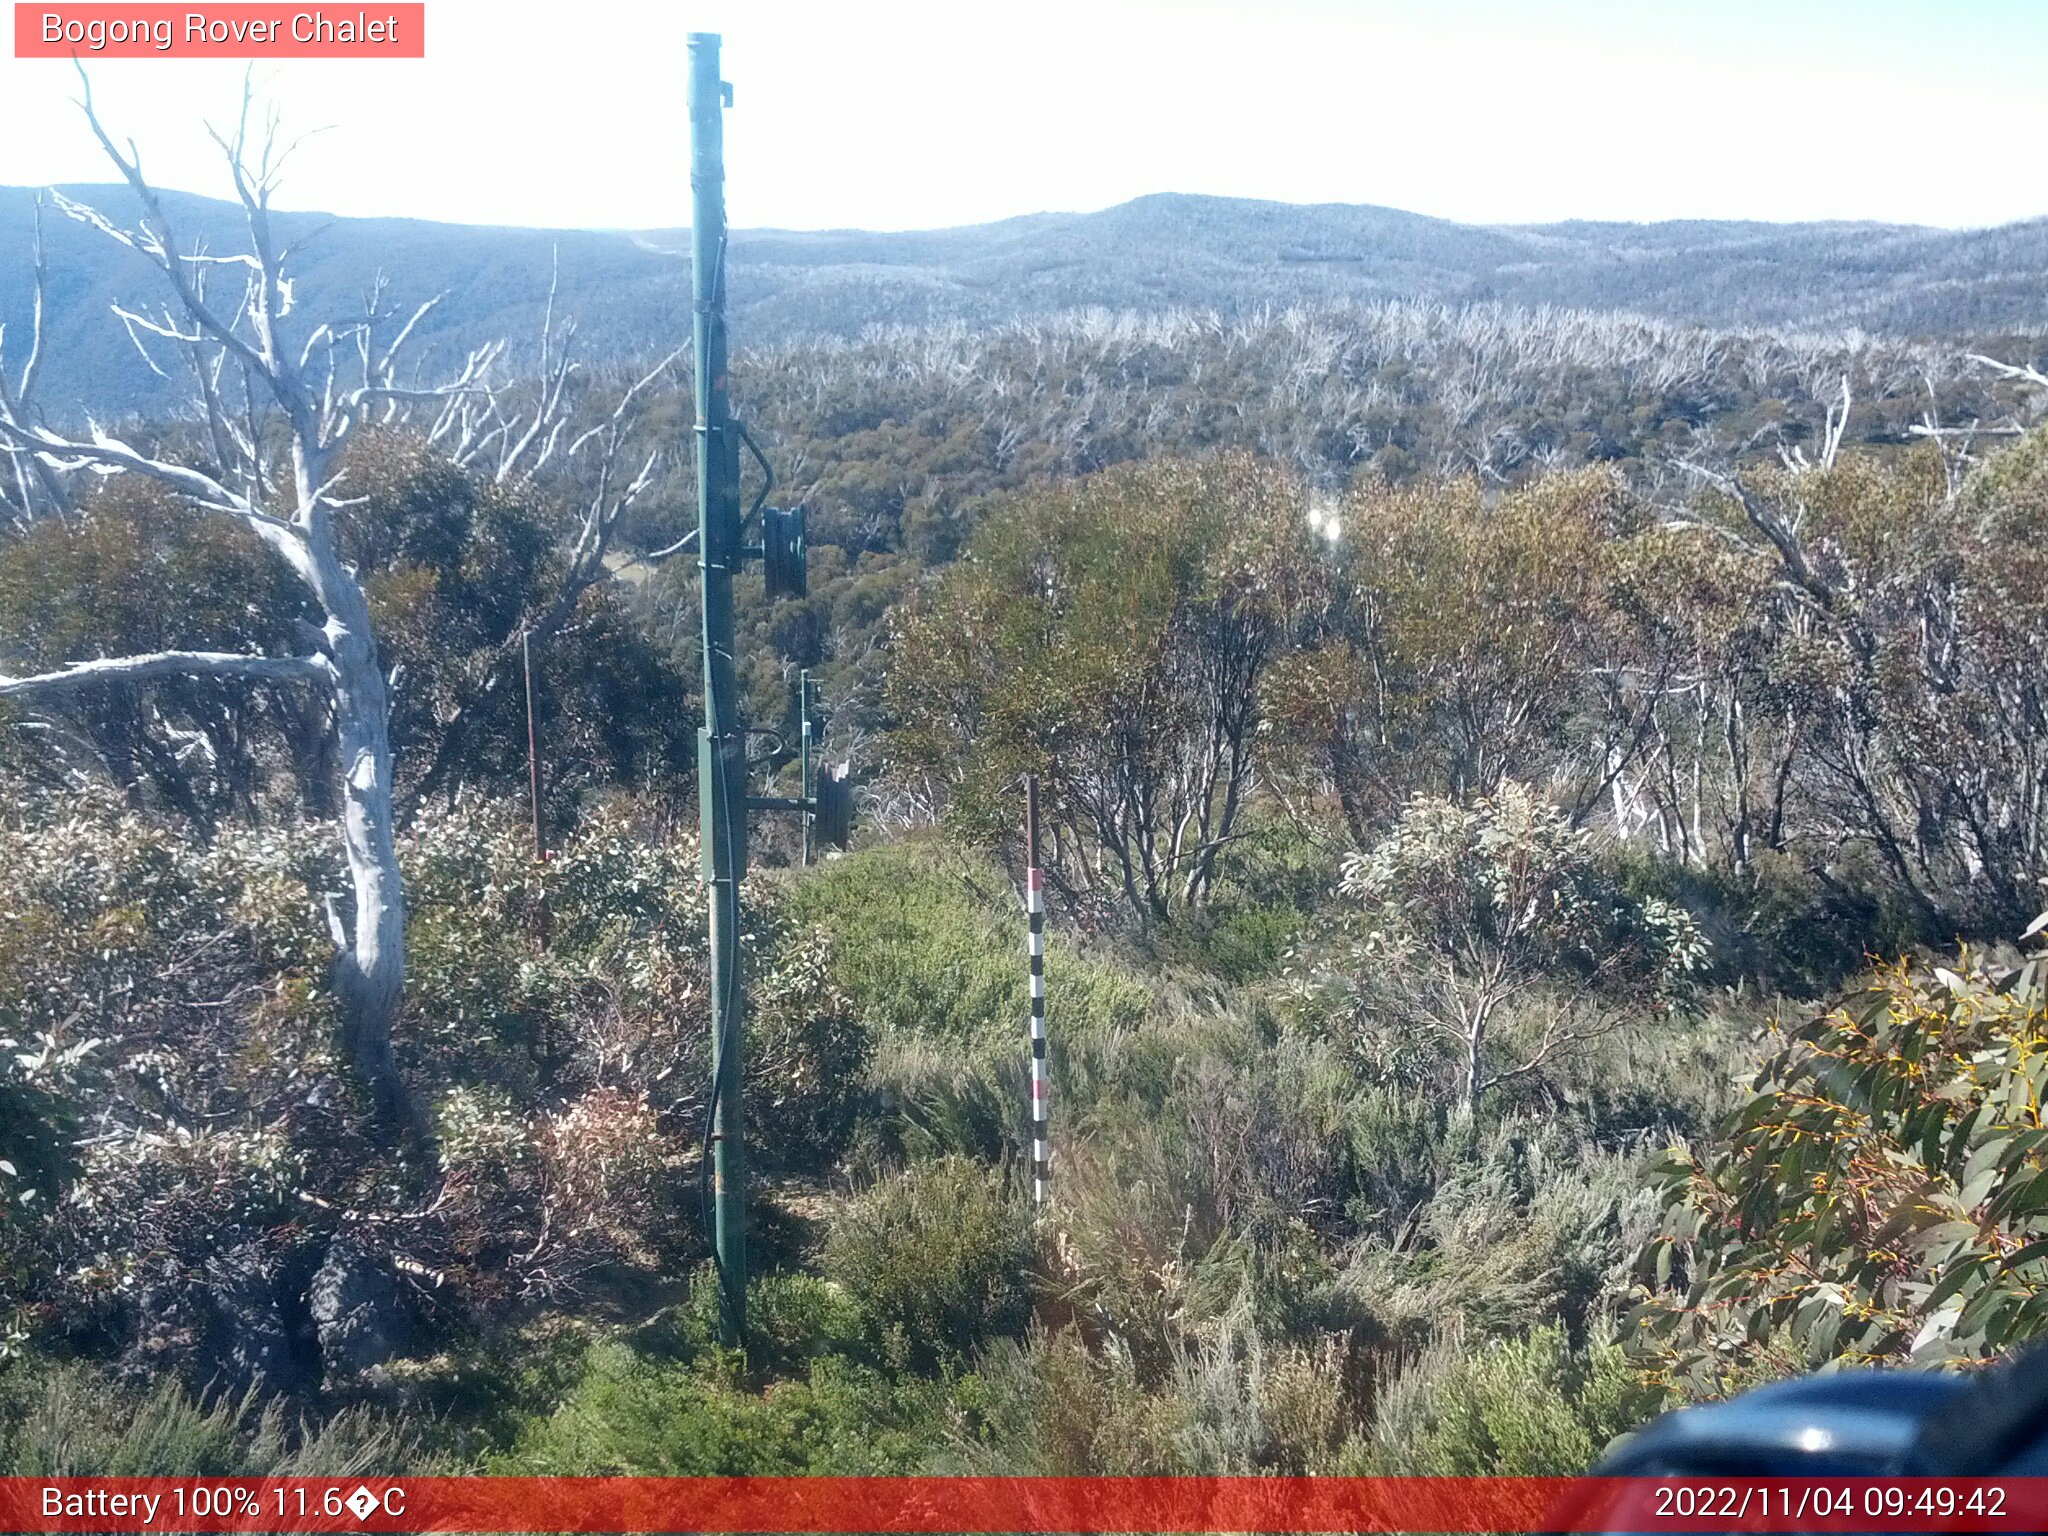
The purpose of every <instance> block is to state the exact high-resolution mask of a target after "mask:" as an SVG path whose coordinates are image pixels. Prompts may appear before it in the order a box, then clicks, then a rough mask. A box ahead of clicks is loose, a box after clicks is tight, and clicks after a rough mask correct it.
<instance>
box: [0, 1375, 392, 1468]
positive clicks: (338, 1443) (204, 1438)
mask: <svg viewBox="0 0 2048 1536" xmlns="http://www.w3.org/2000/svg"><path fill="white" fill-rule="evenodd" d="M425 1470H431V1469H430V1467H429V1466H428V1463H427V1459H426V1457H425V1454H424V1453H423V1451H422V1450H421V1447H420V1443H419V1441H418V1439H417V1437H416V1436H414V1435H413V1434H412V1432H411V1431H410V1430H409V1429H408V1428H407V1427H406V1426H405V1425H404V1424H403V1423H402V1422H400V1421H396V1420H391V1419H387V1418H384V1417H382V1416H380V1415H377V1414H375V1413H372V1412H371V1411H369V1410H367V1409H364V1408H344V1409H342V1410H341V1411H339V1412H337V1413H334V1414H333V1415H331V1416H330V1417H328V1418H326V1419H325V1420H324V1421H321V1422H319V1423H317V1424H315V1423H311V1422H297V1421H294V1420H293V1419H292V1418H291V1417H290V1416H289V1415H288V1414H287V1413H286V1412H285V1410H284V1408H283V1406H282V1405H281V1404H280V1403H278V1402H277V1401H275V1400H272V1401H271V1402H268V1403H262V1402H259V1401H258V1399H257V1397H256V1395H255V1394H254V1393H250V1394H248V1395H245V1396H242V1397H237V1398H226V1397H222V1398H215V1399H213V1400H212V1401H210V1402H208V1401H203V1400H198V1399H194V1398H192V1397H190V1396H188V1395H186V1393H185V1392H184V1391H182V1390H181V1389H180V1388H179V1386H178V1385H177V1383H176V1382H173V1381H165V1382H161V1383H159V1384H158V1385H157V1386H155V1387H154V1388H152V1389H150V1390H148V1391H146V1392H144V1391H137V1390H135V1389H133V1388H130V1387H124V1386H121V1385H118V1384H116V1383H114V1382H112V1381H109V1380H108V1379H107V1378H106V1377H104V1376H102V1375H100V1374H98V1373H97V1372H96V1371H94V1370H93V1369H92V1368H91V1367H89V1366H86V1365H81V1364H68V1365H40V1366H35V1367H30V1366H27V1365H22V1366H17V1367H16V1368H14V1369H13V1370H10V1371H8V1372H6V1373H5V1374H4V1375H0V1473H5V1474H6V1475H9V1476H15V1477H272V1476H276V1477H311V1476H337V1477H349V1476H354V1475H357V1474H360V1473H372V1472H381V1473H398V1472H412V1471H425Z"/></svg>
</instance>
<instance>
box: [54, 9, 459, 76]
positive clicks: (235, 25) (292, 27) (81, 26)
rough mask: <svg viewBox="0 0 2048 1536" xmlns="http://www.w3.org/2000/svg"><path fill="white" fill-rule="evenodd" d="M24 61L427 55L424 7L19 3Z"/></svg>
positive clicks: (389, 57)
mask: <svg viewBox="0 0 2048 1536" xmlns="http://www.w3.org/2000/svg"><path fill="white" fill-rule="evenodd" d="M14 56H15V57H16V58H17V59H69V58H77V59H80V60H83V61H86V62H90V61H91V60H94V59H178V58H185V59H423V58H425V57H426V56H427V8H426V6H425V4H424V3H421V0H412V3H409V4H394V3H388V0H369V3H367V4H365V3H362V0H357V3H356V4H353V5H351V4H347V3H344V4H339V5H270V4H228V5H206V4H200V5H123V4H118V3H116V4H104V3H102V4H92V5H66V4H62V3H35V0H16V3H15V7H14Z"/></svg>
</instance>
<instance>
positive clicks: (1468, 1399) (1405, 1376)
mask: <svg viewBox="0 0 2048 1536" xmlns="http://www.w3.org/2000/svg"><path fill="white" fill-rule="evenodd" d="M1666 1406H1668V1402H1667V1400H1666V1396H1665V1394H1664V1392H1663V1390H1662V1389H1661V1388H1658V1387H1655V1386H1650V1385H1647V1384H1645V1382H1644V1380H1643V1378H1642V1376H1641V1374H1640V1373H1639V1372H1638V1371H1637V1370H1636V1369H1635V1368H1634V1366H1633V1365H1632V1364H1631V1363H1630V1361H1629V1359H1628V1357H1627V1355H1626V1354H1625V1353H1624V1352H1623V1350H1622V1349H1621V1347H1620V1346H1619V1345H1618V1344H1616V1343H1614V1342H1613V1341H1612V1340H1610V1339H1597V1340H1595V1341H1594V1342H1592V1343H1591V1344H1590V1345H1589V1346H1588V1347H1587V1348H1585V1349H1584V1350H1574V1349H1572V1348H1571V1346H1570V1345H1569V1343H1568V1342H1567V1341H1566V1338H1565V1335H1564V1332H1563V1331H1562V1330H1561V1329H1557V1328H1539V1329H1537V1330H1536V1331H1534V1332H1533V1333H1531V1334H1529V1335H1528V1337H1526V1338H1522V1339H1510V1340H1504V1341H1501V1340H1496V1341H1488V1342H1486V1343H1484V1344H1477V1345H1474V1346H1471V1347H1469V1348H1466V1349H1459V1348H1457V1347H1455V1346H1453V1345H1451V1344H1448V1343H1440V1344H1438V1345H1436V1346H1434V1347H1433V1348H1431V1349H1430V1350H1429V1351H1427V1352H1426V1353H1425V1354H1423V1355H1422V1357H1421V1358H1420V1359H1418V1360H1417V1361H1416V1362H1415V1363H1414V1364H1413V1365H1411V1366H1410V1367H1409V1368H1408V1369H1407V1370H1405V1371H1403V1372H1401V1374H1400V1375H1399V1376H1397V1377H1396V1378H1395V1379H1394V1381H1393V1382H1392V1383H1391V1384H1390V1385H1389V1386H1388V1387H1387V1388H1386V1389H1385V1391H1384V1392H1382V1394H1381V1396H1380V1399H1379V1404H1378V1408H1377V1411H1376V1413H1375V1415H1374V1418H1373V1425H1372V1432H1371V1434H1370V1435H1369V1436H1368V1437H1366V1438H1364V1439H1363V1440H1362V1441H1360V1442H1357V1443H1354V1444H1353V1445H1352V1446H1350V1447H1348V1448H1347V1450H1346V1452H1345V1455H1344V1456H1343V1458H1342V1465H1341V1470H1343V1471H1344V1472H1346V1473H1349V1474H1351V1475H1379V1476H1410V1477H1480V1476H1490V1477H1568V1476H1574V1475H1576V1474H1578V1473H1581V1472H1584V1471H1585V1470H1586V1469H1587V1468H1588V1467H1590V1466H1591V1465H1592V1464H1593V1462H1594V1461H1595V1460H1597V1459H1598V1458H1599V1456H1600V1454H1601V1453H1602V1452H1603V1451H1604V1450H1605V1449H1606V1448H1607V1446H1608V1444H1609V1443H1610V1442H1611V1441H1612V1440H1614V1438H1615V1437H1616V1436H1618V1435H1621V1434H1624V1433H1626V1432H1627V1431H1629V1430H1632V1429H1634V1428H1636V1427H1637V1426H1638V1425H1640V1424H1641V1423H1643V1422H1644V1421H1645V1420H1646V1419H1649V1418H1650V1417H1652V1416H1653V1415H1655V1414H1656V1413H1658V1412H1659V1411H1660V1410H1662V1409H1663V1408H1664V1407H1666Z"/></svg>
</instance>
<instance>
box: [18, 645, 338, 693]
mask: <svg viewBox="0 0 2048 1536" xmlns="http://www.w3.org/2000/svg"><path fill="white" fill-rule="evenodd" d="M332 675H333V669H332V668H331V667H330V666H329V665H328V664H327V662H326V661H325V660H324V659H322V658H319V657H313V656H244V655H238V654H236V653H234V652H232V651H152V652H150V653H149V654H147V655H142V656H112V657H108V658H106V659H105V660H102V661H81V662H78V663H77V664H75V665H73V666H69V667H61V668H59V669H58V670H57V671H55V672H41V673H37V674H36V675H35V676H33V677H6V676H0V697H7V696H10V695H15V694H29V693H55V692H59V691H61V690H64V689H68V688H82V687H85V686H87V685H88V684H91V683H108V682H126V683H137V682H146V681H148V680H149V679H151V678H157V677H232V678H237V679H240V680H242V681H245V682H273V683H314V682H327V681H330V680H331V678H332Z"/></svg>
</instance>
